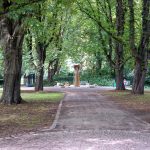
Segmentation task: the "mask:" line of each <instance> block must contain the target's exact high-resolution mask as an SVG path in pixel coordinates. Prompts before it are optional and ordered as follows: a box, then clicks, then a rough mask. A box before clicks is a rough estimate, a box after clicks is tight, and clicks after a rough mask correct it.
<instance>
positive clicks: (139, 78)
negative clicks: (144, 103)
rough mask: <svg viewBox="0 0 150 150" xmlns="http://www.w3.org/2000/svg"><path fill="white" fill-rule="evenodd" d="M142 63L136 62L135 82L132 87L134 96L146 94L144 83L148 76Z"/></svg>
mask: <svg viewBox="0 0 150 150" xmlns="http://www.w3.org/2000/svg"><path fill="white" fill-rule="evenodd" d="M143 69H144V68H143V67H142V65H141V63H140V62H138V61H137V62H136V66H135V71H134V80H133V86H132V92H133V93H134V94H144V82H145V76H146V70H145V69H144V70H143Z"/></svg>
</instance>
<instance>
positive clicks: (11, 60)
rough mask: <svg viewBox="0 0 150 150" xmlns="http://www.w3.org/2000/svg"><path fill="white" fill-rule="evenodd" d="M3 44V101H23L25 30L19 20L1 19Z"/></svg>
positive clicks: (8, 102)
mask: <svg viewBox="0 0 150 150" xmlns="http://www.w3.org/2000/svg"><path fill="white" fill-rule="evenodd" d="M0 26H1V29H2V31H1V38H2V39H1V42H2V43H1V44H2V48H3V51H4V85H3V94H2V97H1V102H2V103H5V104H12V103H16V104H19V103H21V100H22V98H21V95H20V81H21V67H22V44H23V39H24V31H23V30H22V27H21V24H20V22H19V21H18V22H17V21H13V20H10V19H8V18H3V19H1V20H0Z"/></svg>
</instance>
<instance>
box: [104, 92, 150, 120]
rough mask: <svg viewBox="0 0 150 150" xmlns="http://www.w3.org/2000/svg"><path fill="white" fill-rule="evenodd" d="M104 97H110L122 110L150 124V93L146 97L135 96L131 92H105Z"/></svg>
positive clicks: (146, 93)
mask: <svg viewBox="0 0 150 150" xmlns="http://www.w3.org/2000/svg"><path fill="white" fill-rule="evenodd" d="M102 95H104V96H109V98H111V99H112V100H113V101H114V102H115V103H117V104H119V106H121V107H122V108H124V109H126V110H128V111H131V112H132V113H134V114H135V115H136V116H138V117H140V118H141V119H142V120H144V121H146V122H148V123H150V92H145V94H144V95H134V94H131V91H123V92H120V91H115V90H114V91H104V92H102Z"/></svg>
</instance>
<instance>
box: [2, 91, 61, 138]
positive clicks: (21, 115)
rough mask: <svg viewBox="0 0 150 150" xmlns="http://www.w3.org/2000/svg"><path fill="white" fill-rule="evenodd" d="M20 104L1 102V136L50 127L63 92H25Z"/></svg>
mask: <svg viewBox="0 0 150 150" xmlns="http://www.w3.org/2000/svg"><path fill="white" fill-rule="evenodd" d="M21 95H22V98H23V99H24V100H25V101H26V102H25V103H23V104H19V105H9V106H7V105H3V104H0V112H1V115H0V137H6V136H10V135H15V134H20V133H26V132H30V131H37V130H40V129H44V128H49V127H50V126H51V124H52V123H53V120H54V118H55V115H56V112H57V108H58V105H59V102H60V100H61V99H62V98H63V97H64V94H62V93H45V92H40V93H37V92H30V93H27V92H23V93H22V94H21Z"/></svg>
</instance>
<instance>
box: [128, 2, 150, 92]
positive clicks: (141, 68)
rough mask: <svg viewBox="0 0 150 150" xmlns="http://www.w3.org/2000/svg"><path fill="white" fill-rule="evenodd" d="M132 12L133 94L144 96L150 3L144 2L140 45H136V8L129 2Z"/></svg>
mask: <svg viewBox="0 0 150 150" xmlns="http://www.w3.org/2000/svg"><path fill="white" fill-rule="evenodd" d="M128 4H129V11H130V22H129V23H130V49H131V51H132V54H133V56H134V58H135V69H134V81H133V86H132V92H133V93H134V94H144V82H145V77H146V72H147V63H148V46H149V41H150V19H149V18H150V1H149V0H143V1H142V5H143V6H142V33H141V37H140V43H139V45H138V46H136V44H135V8H134V1H133V0H128Z"/></svg>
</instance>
